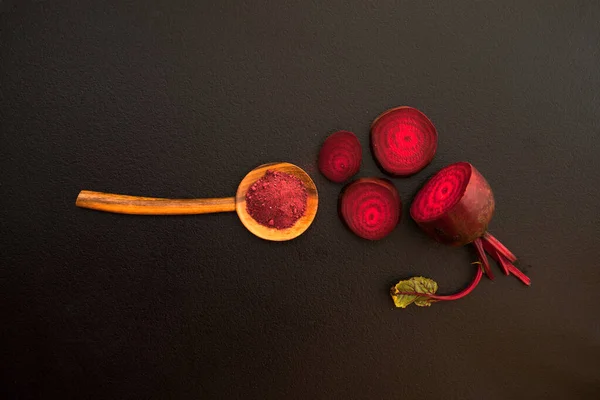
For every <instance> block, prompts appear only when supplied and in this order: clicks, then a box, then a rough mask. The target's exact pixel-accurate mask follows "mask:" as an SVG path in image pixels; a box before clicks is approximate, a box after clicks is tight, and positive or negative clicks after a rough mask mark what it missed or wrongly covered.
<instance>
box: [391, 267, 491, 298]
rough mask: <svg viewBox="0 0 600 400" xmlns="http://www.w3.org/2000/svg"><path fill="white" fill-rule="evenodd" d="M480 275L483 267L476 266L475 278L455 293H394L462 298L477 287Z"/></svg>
mask: <svg viewBox="0 0 600 400" xmlns="http://www.w3.org/2000/svg"><path fill="white" fill-rule="evenodd" d="M482 276H483V269H482V268H481V267H477V274H476V275H475V278H474V279H473V280H472V281H471V283H470V284H469V286H467V287H466V288H464V289H463V290H461V291H460V292H458V293H455V294H447V295H436V294H428V293H416V292H400V293H396V294H403V295H408V296H422V297H427V298H429V299H432V300H438V301H450V300H458V299H462V298H463V297H465V296H466V295H468V294H469V293H471V292H472V291H473V289H475V288H476V287H477V285H478V284H479V282H481V277H482Z"/></svg>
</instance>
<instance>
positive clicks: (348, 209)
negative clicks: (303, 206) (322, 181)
mask: <svg viewBox="0 0 600 400" xmlns="http://www.w3.org/2000/svg"><path fill="white" fill-rule="evenodd" d="M339 211H340V215H341V217H342V219H343V220H344V222H345V223H346V225H347V226H348V228H349V229H350V230H351V231H352V232H354V233H355V234H356V235H358V236H360V237H361V238H364V239H368V240H379V239H382V238H384V237H386V236H387V235H389V234H390V233H391V232H392V231H393V230H394V228H395V227H396V225H398V223H399V222H400V218H401V215H402V202H401V201H400V195H399V194H398V191H397V190H396V187H395V186H394V185H393V184H392V183H391V182H390V181H388V180H387V179H381V178H361V179H357V180H356V181H354V182H352V183H350V184H349V185H348V186H346V188H344V190H343V191H342V194H341V196H340V203H339Z"/></svg>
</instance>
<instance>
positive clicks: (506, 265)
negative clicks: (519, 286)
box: [498, 253, 531, 286]
mask: <svg viewBox="0 0 600 400" xmlns="http://www.w3.org/2000/svg"><path fill="white" fill-rule="evenodd" d="M498 258H500V264H501V265H502V268H506V269H507V270H508V271H509V272H510V273H511V274H513V275H514V276H516V277H517V279H518V280H520V281H521V282H523V283H524V284H526V285H527V286H531V279H529V277H528V276H527V275H525V274H524V273H522V272H521V271H520V270H519V269H518V268H517V267H515V266H514V265H512V264H511V263H510V262H509V261H508V260H507V259H505V258H504V257H503V256H502V255H501V254H500V253H498Z"/></svg>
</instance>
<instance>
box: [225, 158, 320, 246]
mask: <svg viewBox="0 0 600 400" xmlns="http://www.w3.org/2000/svg"><path fill="white" fill-rule="evenodd" d="M267 171H278V172H283V173H286V174H290V175H293V176H295V177H296V178H298V179H300V180H301V181H302V183H303V184H304V187H305V188H306V193H307V195H308V196H307V199H306V211H305V212H304V215H303V216H302V217H300V219H298V221H296V223H295V224H294V225H293V226H291V227H289V228H285V229H276V228H271V227H268V226H265V225H261V224H259V223H258V222H256V220H255V219H254V218H252V217H251V216H250V214H248V210H247V209H246V193H248V190H249V189H250V186H252V185H253V184H254V182H256V181H257V180H259V179H260V178H262V177H263V176H264V175H265V173H266V172H267ZM318 203H319V195H318V193H317V187H316V186H315V183H314V182H313V180H312V179H311V178H310V176H309V175H308V174H307V173H306V172H305V171H304V170H303V169H302V168H300V167H298V166H296V165H294V164H290V163H286V162H279V163H270V164H263V165H260V166H258V167H256V168H254V169H253V170H252V171H250V172H249V173H248V174H247V175H246V176H245V177H244V179H242V182H241V183H240V185H239V186H238V190H237V193H236V195H235V210H236V211H237V214H238V217H239V218H240V221H242V224H244V226H245V227H246V229H248V230H249V231H250V232H252V233H253V234H255V235H256V236H258V237H259V238H262V239H266V240H274V241H283V240H290V239H294V238H295V237H298V236H300V235H301V234H302V233H303V232H304V231H305V230H307V229H308V227H309V226H310V224H312V222H313V220H314V219H315V216H316V215H317V208H318Z"/></svg>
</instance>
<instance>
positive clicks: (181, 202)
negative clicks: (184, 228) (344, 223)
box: [75, 162, 319, 241]
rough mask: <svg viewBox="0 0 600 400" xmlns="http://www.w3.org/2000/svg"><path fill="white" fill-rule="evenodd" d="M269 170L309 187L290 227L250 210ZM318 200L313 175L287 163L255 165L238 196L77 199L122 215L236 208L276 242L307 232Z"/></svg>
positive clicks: (88, 194)
mask: <svg viewBox="0 0 600 400" xmlns="http://www.w3.org/2000/svg"><path fill="white" fill-rule="evenodd" d="M267 170H270V171H279V172H284V173H286V174H290V175H293V176H295V177H297V178H298V179H300V180H301V181H302V183H303V184H304V187H305V188H306V192H307V200H306V211H305V213H304V215H303V216H302V217H300V219H298V221H296V223H295V224H294V225H293V226H291V227H289V228H285V229H276V228H271V227H268V226H264V225H261V224H259V223H258V222H257V221H256V220H254V218H252V217H251V216H250V214H248V211H247V210H246V193H247V192H248V189H249V188H250V186H252V185H253V184H254V182H256V181H257V180H259V179H260V178H262V177H263V176H264V175H265V173H266V172H267ZM318 203H319V195H318V193H317V187H316V186H315V183H314V182H313V180H312V179H311V178H310V176H309V175H308V174H307V173H306V172H305V171H304V170H303V169H302V168H300V167H298V166H296V165H294V164H290V163H286V162H278V163H270V164H263V165H259V166H258V167H256V168H254V169H253V170H252V171H250V172H249V173H248V174H247V175H246V176H245V177H244V179H242V181H241V182H240V184H239V186H238V189H237V193H236V195H235V197H223V198H210V199H166V198H157V197H140V196H128V195H122V194H112V193H103V192H93V191H89V190H82V191H81V192H80V193H79V195H78V196H77V200H76V201H75V205H76V206H77V207H82V208H89V209H92V210H98V211H105V212H111V213H118V214H142V215H184V214H186V215H189V214H210V213H219V212H232V211H236V212H237V215H238V217H239V218H240V221H242V224H244V226H245V227H246V229H248V230H249V231H250V232H252V233H253V234H254V235H256V236H258V237H260V238H262V239H265V240H273V241H284V240H290V239H294V238H296V237H298V236H299V235H301V234H302V233H303V232H304V231H306V230H307V229H308V227H309V226H310V224H312V222H313V220H314V219H315V216H316V214H317V208H318Z"/></svg>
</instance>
